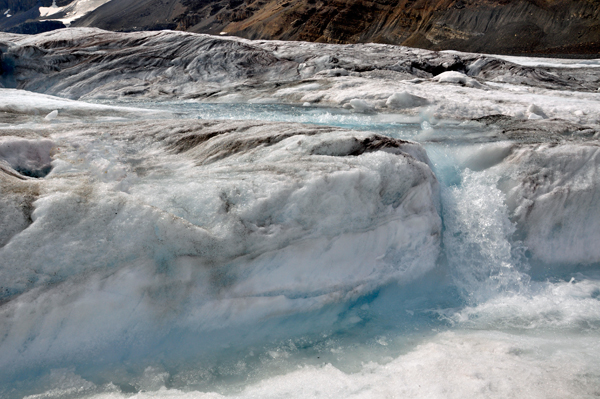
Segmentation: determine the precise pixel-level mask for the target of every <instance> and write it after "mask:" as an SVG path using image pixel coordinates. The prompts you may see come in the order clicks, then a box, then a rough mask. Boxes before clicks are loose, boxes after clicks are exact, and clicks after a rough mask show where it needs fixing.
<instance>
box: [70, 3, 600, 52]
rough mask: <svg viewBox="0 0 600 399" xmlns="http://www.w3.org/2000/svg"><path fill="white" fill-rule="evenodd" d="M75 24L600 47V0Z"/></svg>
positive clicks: (196, 13)
mask: <svg viewBox="0 0 600 399" xmlns="http://www.w3.org/2000/svg"><path fill="white" fill-rule="evenodd" d="M75 25H76V26H95V27H100V28H104V29H109V30H136V29H153V28H163V27H169V28H171V29H179V30H187V31H192V32H200V33H213V34H218V33H220V32H227V33H228V34H231V35H236V36H241V37H245V38H250V39H282V40H306V41H316V42H326V43H360V42H379V43H391V44H402V45H409V46H414V47H421V48H427V49H433V50H441V49H456V50H461V51H473V52H488V53H515V54H519V53H523V54H525V53H553V54H594V53H596V54H597V53H598V51H599V49H600V1H598V0H484V1H480V0H477V1H475V0H401V1H399V2H392V1H389V0H374V1H372V0H364V1H363V0H361V1H357V0H143V1H132V0H119V1H111V2H109V3H108V4H106V5H104V6H103V7H100V8H98V9H97V10H96V11H94V12H93V13H91V14H89V15H88V16H86V17H84V18H82V19H81V20H79V21H77V23H76V24H75Z"/></svg>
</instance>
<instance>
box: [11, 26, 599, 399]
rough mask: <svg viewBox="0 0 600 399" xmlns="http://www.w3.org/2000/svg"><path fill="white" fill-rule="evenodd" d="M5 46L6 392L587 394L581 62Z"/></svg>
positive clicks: (46, 40)
mask: <svg viewBox="0 0 600 399" xmlns="http://www.w3.org/2000/svg"><path fill="white" fill-rule="evenodd" d="M2 40H3V41H4V42H6V43H7V44H6V51H5V52H4V54H3V62H5V63H6V64H5V66H7V68H6V69H5V70H6V71H7V73H6V74H4V75H3V77H2V84H3V85H5V86H9V87H17V86H18V87H21V88H27V89H30V90H36V91H39V92H41V93H46V94H41V93H39V94H36V93H33V92H31V91H24V90H16V89H3V90H2V96H1V97H2V98H3V99H4V100H3V101H4V103H3V104H0V110H1V111H2V112H0V114H1V115H0V137H1V139H0V224H1V226H2V228H1V229H0V287H1V291H0V295H1V302H0V337H1V338H0V371H1V372H0V382H1V383H0V396H6V397H8V398H13V397H14V398H17V397H19V398H21V397H26V396H28V395H30V396H29V397H30V398H51V397H65V398H69V397H72V398H79V397H94V398H124V397H131V396H132V395H134V396H136V397H140V398H143V397H158V398H161V397H164V398H169V397H173V398H179V397H181V398H186V397H211V398H219V397H238V398H246V397H286V398H287V397H383V396H402V397H424V396H427V397H440V398H442V397H443V398H447V397H461V398H463V397H481V396H485V397H498V398H505V397H511V396H527V397H544V398H547V397H557V398H558V397H560V398H562V397H591V396H593V395H594V394H595V393H596V391H597V387H598V386H599V385H600V378H599V376H600V371H599V369H598V365H597V358H598V356H599V355H600V353H599V347H598V344H597V343H598V342H599V341H598V331H599V328H600V319H599V317H598V315H599V314H600V301H599V300H598V298H599V296H600V284H599V281H600V274H599V273H598V265H600V253H598V250H597V245H596V242H597V241H598V237H600V231H599V230H598V227H597V226H599V225H600V220H598V216H597V214H598V212H597V209H598V198H600V195H599V193H598V179H597V176H598V168H599V163H598V148H600V145H599V143H598V139H599V138H600V127H599V125H598V123H599V122H598V114H599V111H600V102H599V99H600V97H598V90H597V89H598V85H599V83H600V79H599V75H598V69H597V68H595V64H594V63H595V61H589V62H583V61H582V62H580V61H572V62H570V61H564V62H563V61H556V62H554V61H548V60H544V61H543V62H542V63H541V64H539V65H529V64H528V65H525V64H526V63H528V62H529V61H528V60H526V59H512V60H506V59H503V58H501V57H495V56H483V55H478V54H466V53H456V52H441V53H436V52H430V51H424V50H416V49H409V48H404V47H394V46H386V45H377V44H365V45H352V46H337V45H327V44H319V43H286V42H268V41H248V40H242V39H238V38H233V37H213V36H207V35H195V34H188V33H182V32H135V33H110V32H104V31H100V30H96V29H67V30H63V31H56V32H49V33H46V34H42V35H37V36H23V35H10V34H2ZM75 49H76V50H75ZM48 94H58V95H60V96H63V97H71V98H81V99H87V100H92V99H93V100H94V101H97V102H99V103H100V102H101V103H103V104H92V103H89V102H83V101H72V100H65V99H63V98H59V97H52V96H49V95H48ZM157 99H160V100H168V101H155V100H157ZM301 105H303V106H301ZM328 106H330V107H333V108H328ZM55 111H56V112H55ZM357 111H359V112H357ZM365 111H367V112H365ZM48 115H54V116H55V117H54V118H53V119H51V120H46V119H45V116H48ZM213 119H219V120H218V121H217V120H213ZM290 122H296V123H290ZM298 122H299V123H298ZM311 123H313V124H316V125H311ZM332 126H338V127H341V128H334V127H332ZM373 131H375V132H377V133H378V134H376V133H373ZM407 139H410V140H419V141H421V142H422V143H423V145H420V144H417V143H415V142H412V141H405V140H407Z"/></svg>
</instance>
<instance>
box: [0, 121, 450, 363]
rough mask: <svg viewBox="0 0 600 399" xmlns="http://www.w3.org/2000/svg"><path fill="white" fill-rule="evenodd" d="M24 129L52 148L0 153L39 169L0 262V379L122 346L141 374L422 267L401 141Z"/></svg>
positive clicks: (321, 130) (256, 126)
mask: <svg viewBox="0 0 600 399" xmlns="http://www.w3.org/2000/svg"><path fill="white" fill-rule="evenodd" d="M40 129H41V128H40ZM41 130H44V133H43V134H44V135H46V136H48V137H51V138H52V141H50V140H47V139H45V140H42V141H40V142H39V144H38V142H35V143H32V142H30V141H29V140H26V139H21V140H17V139H11V141H8V143H9V144H10V145H12V146H16V145H17V144H18V145H19V146H20V147H19V148H23V151H21V152H23V153H24V155H22V156H17V157H15V156H14V155H11V156H12V158H10V157H7V158H6V159H7V160H8V161H9V162H10V163H11V165H13V166H14V165H17V164H19V162H21V163H23V162H25V161H28V162H31V161H32V160H35V159H37V158H36V156H37V153H35V152H32V151H31V150H29V152H25V150H27V149H29V148H30V147H31V146H32V145H34V144H35V145H38V146H42V147H40V148H42V149H44V150H45V151H46V152H45V153H44V154H45V156H46V158H44V159H45V160H47V158H48V151H49V149H50V148H53V147H54V148H55V151H56V153H55V154H54V155H53V159H54V160H53V162H52V165H53V169H52V172H51V173H50V174H49V175H48V176H47V177H46V178H45V180H44V182H43V183H38V184H39V185H40V188H39V190H40V195H39V197H38V198H37V199H36V200H35V201H34V202H33V207H34V210H33V212H32V213H31V224H30V225H28V227H27V228H26V229H25V230H22V231H20V232H19V229H22V227H19V226H15V227H14V228H12V229H11V231H12V233H11V237H9V241H8V242H7V243H6V244H5V245H4V246H3V247H2V248H1V249H0V264H2V265H3V267H2V269H1V270H0V280H1V281H2V283H1V285H2V287H3V288H2V297H3V299H4V301H7V303H6V304H5V305H4V306H3V307H2V319H3V321H2V326H1V328H2V331H3V333H2V335H3V339H2V343H1V344H0V367H1V368H2V369H4V370H8V369H7V368H8V367H9V366H10V368H11V370H15V371H18V370H27V369H31V368H33V367H34V366H36V367H37V366H39V365H47V366H50V365H57V366H58V365H63V364H64V363H65V362H80V363H82V364H89V362H91V359H93V358H95V357H96V356H98V355H99V354H100V353H103V356H104V358H105V361H104V362H105V363H107V364H112V363H113V362H115V361H116V360H117V359H118V358H119V356H120V355H119V353H120V351H121V350H122V348H124V347H126V346H128V345H131V344H133V343H134V342H137V343H136V344H134V346H136V347H138V349H136V351H139V352H140V355H134V354H132V355H131V356H132V359H133V358H140V357H141V358H142V359H143V358H144V356H147V353H148V351H150V352H153V351H154V350H156V349H151V348H162V346H161V344H160V342H161V341H163V340H165V339H166V337H167V336H169V335H172V334H175V335H180V336H182V338H181V340H182V342H188V344H189V345H190V347H189V348H188V356H190V355H193V354H198V353H205V352H207V351H210V350H211V349H210V346H204V345H198V344H197V342H196V341H195V339H194V340H192V339H191V337H192V336H194V337H198V336H203V337H204V338H203V339H205V340H207V341H209V342H210V341H215V342H220V341H219V340H220V339H222V338H220V336H226V334H225V335H224V334H223V331H229V332H231V331H238V330H239V329H240V328H248V326H256V323H257V322H258V321H265V320H267V321H268V320H270V319H277V318H281V317H283V316H290V315H294V314H306V313H309V312H318V311H320V309H323V308H324V307H325V306H330V305H333V304H338V303H345V302H347V301H351V300H355V299H357V298H359V297H360V296H363V295H367V294H369V293H370V292H373V291H374V290H376V289H378V288H379V287H382V286H385V285H387V284H390V283H402V284H404V283H406V282H408V281H411V280H414V279H416V278H418V277H420V276H422V275H423V274H424V273H426V272H428V271H430V270H431V269H432V268H433V267H434V265H435V261H436V259H437V256H438V251H439V244H440V234H441V221H440V218H439V214H438V207H439V197H438V195H439V194H438V185H437V181H436V179H435V177H434V175H433V174H432V172H431V170H430V168H429V166H428V158H427V156H426V154H425V152H424V151H423V149H422V148H421V147H420V146H419V145H418V144H415V143H409V142H403V141H397V140H393V139H389V138H386V137H383V136H377V135H374V134H372V133H360V132H352V131H347V130H346V131H344V130H336V129H334V128H329V127H308V126H302V125H293V124H265V123H264V122H251V121H249V122H219V123H217V122H204V121H193V120H192V121H190V120H187V121H182V120H179V121H169V120H157V121H154V122H143V123H142V122H140V121H137V122H133V123H117V122H107V123H99V122H97V123H95V124H90V125H85V124H84V125H70V127H69V130H68V131H67V132H64V131H63V128H62V127H60V126H56V127H54V125H51V124H46V125H45V127H44V128H43V129H41ZM28 146H29V147H28ZM43 146H45V147H43ZM34 148H38V147H34ZM40 151H41V149H40ZM11 154H15V152H14V151H13V152H11ZM17 154H20V152H17ZM34 155H36V156H34ZM13 158H14V159H16V160H14V159H13ZM21 159H23V160H24V161H21ZM14 167H15V169H16V166H14ZM29 167H30V168H32V166H29ZM7 179H9V178H8V177H7ZM13 213H14V212H13ZM23 265H26V267H22V266H23ZM165 301H166V302H165ZM338 311H339V310H338ZM334 312H335V310H334ZM335 319H336V318H335V317H334V318H333V319H330V320H329V321H320V320H319V318H318V317H317V318H315V319H314V320H311V322H310V323H307V324H306V325H305V327H303V328H302V329H300V330H299V331H298V333H300V332H302V331H304V332H310V331H313V332H314V331H318V330H320V329H321V328H328V327H327V326H330V325H331V323H332V321H333V320H335ZM165 323H166V324H171V325H172V328H171V329H167V330H164V329H163V328H162V327H160V326H164V325H165ZM261 323H262V322H261ZM322 323H325V324H324V325H323V324H322ZM84 326H85V327H84ZM159 327H160V328H159ZM252 328H258V330H259V331H260V328H259V327H252ZM24 331H30V332H31V333H28V334H25V335H24V334H23V332H24ZM271 334H272V335H273V336H277V335H283V336H286V335H287V334H288V332H287V330H286V329H281V330H277V329H272V330H271ZM260 335H261V334H260V333H259V332H258V331H257V332H256V335H254V334H250V335H248V336H247V338H246V339H245V340H243V342H246V343H252V342H254V341H255V340H256V339H258V337H260ZM124 336H129V337H130V338H127V339H126V340H125V341H123V337H124ZM186 337H188V338H186ZM167 341H168V340H167ZM221 343H222V342H221ZM161 350H162V349H161ZM144 353H146V354H144ZM177 353H178V354H177V355H175V354H173V356H179V355H180V354H181V353H180V352H179V351H178V352H177Z"/></svg>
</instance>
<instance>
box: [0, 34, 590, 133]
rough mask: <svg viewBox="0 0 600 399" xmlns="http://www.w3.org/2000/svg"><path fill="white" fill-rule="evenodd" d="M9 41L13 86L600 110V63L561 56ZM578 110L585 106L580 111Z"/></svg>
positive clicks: (443, 107)
mask: <svg viewBox="0 0 600 399" xmlns="http://www.w3.org/2000/svg"><path fill="white" fill-rule="evenodd" d="M2 38H3V40H4V41H5V42H7V43H8V44H9V47H8V49H7V51H6V53H5V55H4V57H5V59H6V60H10V61H11V62H13V63H14V64H15V68H16V69H15V70H17V71H18V72H17V73H15V74H14V75H11V76H9V77H5V80H8V81H9V83H11V82H12V83H11V84H13V85H14V86H13V87H16V86H18V87H20V88H23V89H27V90H32V91H39V92H44V93H47V94H55V95H59V96H63V97H69V98H84V99H92V98H93V99H128V98H136V99H140V98H146V99H157V98H162V99H173V98H189V99H198V100H203V101H211V102H219V101H221V102H236V103H239V102H244V103H245V102H251V103H258V102H265V101H268V102H271V103H273V102H278V103H292V104H298V105H301V104H303V103H306V102H309V103H311V104H321V105H328V106H344V105H346V104H350V101H351V100H357V101H363V102H366V103H368V104H371V105H372V106H374V109H375V110H377V111H384V110H385V111H386V112H389V111H390V109H392V108H393V107H392V108H390V107H389V104H388V106H386V102H387V100H388V99H389V98H390V97H391V96H393V95H394V94H396V93H406V94H407V95H411V96H416V97H421V98H425V99H427V100H428V101H429V102H430V104H429V107H430V109H431V112H432V113H433V114H434V115H435V116H436V117H437V118H452V119H472V118H478V117H484V116H487V115H493V114H503V115H510V116H517V117H519V116H520V117H523V116H525V113H526V112H527V109H528V108H529V106H530V105H531V104H536V105H537V106H539V107H540V108H541V109H543V110H544V112H545V113H546V114H547V115H548V116H549V117H552V118H560V119H563V120H567V121H572V122H577V123H582V124H591V125H596V126H597V125H598V117H597V115H598V114H599V113H600V105H599V104H600V102H599V101H598V95H597V93H598V87H599V86H600V70H598V68H595V67H594V65H595V64H594V62H592V61H590V62H589V63H580V64H577V65H578V67H577V68H571V67H570V66H572V65H573V64H572V63H569V62H557V63H556V65H553V66H552V67H551V68H550V67H542V66H540V67H538V68H537V69H534V68H532V67H529V66H522V65H519V64H516V63H512V62H510V61H506V60H503V59H501V58H498V57H495V56H482V55H478V54H468V53H456V52H454V53H452V52H441V53H438V52H431V51H426V50H418V49H410V48H406V47H398V46H388V45H376V44H364V45H360V46H337V45H325V44H318V43H287V42H268V41H249V40H244V39H238V38H234V37H215V36H207V35H196V34H192V33H184V32H167V31H163V32H132V33H112V32H105V31H101V30H98V29H89V28H76V29H67V30H58V31H53V32H49V33H44V34H40V35H36V36H22V35H10V34H2ZM174 44H176V45H174ZM73 48H77V49H78V51H76V52H74V51H73ZM108 53H110V54H111V56H110V57H107V55H106V54H108ZM367 60H368V61H367ZM517 61H518V60H517ZM9 78H10V79H14V81H13V80H10V79H9ZM440 81H442V82H453V83H445V84H440V83H439V82H440ZM9 87H10V86H9ZM578 110H581V111H582V112H583V115H574V112H575V111H578ZM403 112H409V113H412V114H418V113H419V112H420V110H418V108H414V109H410V108H403ZM536 115H538V114H536ZM527 116H529V115H527Z"/></svg>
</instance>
